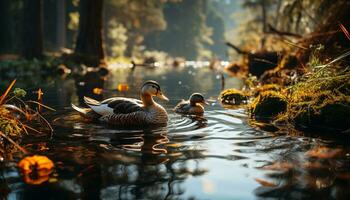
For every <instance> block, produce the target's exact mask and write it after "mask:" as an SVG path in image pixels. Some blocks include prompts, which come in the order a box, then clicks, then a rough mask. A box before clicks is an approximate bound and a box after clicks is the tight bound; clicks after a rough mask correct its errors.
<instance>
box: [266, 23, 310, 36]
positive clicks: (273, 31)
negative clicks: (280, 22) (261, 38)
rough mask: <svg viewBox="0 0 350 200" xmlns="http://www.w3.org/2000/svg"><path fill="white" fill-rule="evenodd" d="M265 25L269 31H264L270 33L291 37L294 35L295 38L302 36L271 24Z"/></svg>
mask: <svg viewBox="0 0 350 200" xmlns="http://www.w3.org/2000/svg"><path fill="white" fill-rule="evenodd" d="M267 26H268V28H269V31H267V32H266V33H272V34H277V35H286V36H291V37H296V38H302V37H303V36H302V35H299V34H297V33H291V32H287V31H280V30H277V29H276V28H275V27H273V26H272V25H271V24H268V25H267Z"/></svg>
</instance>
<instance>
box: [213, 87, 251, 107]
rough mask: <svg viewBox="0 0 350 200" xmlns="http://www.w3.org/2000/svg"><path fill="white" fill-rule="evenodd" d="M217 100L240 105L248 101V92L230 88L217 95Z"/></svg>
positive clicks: (226, 103)
mask: <svg viewBox="0 0 350 200" xmlns="http://www.w3.org/2000/svg"><path fill="white" fill-rule="evenodd" d="M219 100H220V102H221V103H222V104H224V105H240V104H245V103H247V101H248V94H246V93H244V92H242V91H239V90H237V89H234V88H231V89H227V90H224V91H222V92H221V93H220V95H219Z"/></svg>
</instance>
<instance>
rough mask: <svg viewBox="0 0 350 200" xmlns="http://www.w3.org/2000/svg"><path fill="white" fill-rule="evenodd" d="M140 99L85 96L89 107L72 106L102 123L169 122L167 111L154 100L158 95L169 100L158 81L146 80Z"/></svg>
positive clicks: (158, 123)
mask: <svg viewBox="0 0 350 200" xmlns="http://www.w3.org/2000/svg"><path fill="white" fill-rule="evenodd" d="M140 97H141V100H139V99H134V98H125V97H112V98H108V99H105V100H103V101H97V100H94V99H92V98H89V97H84V102H85V104H86V105H87V106H88V108H81V107H78V106H75V105H74V104H72V108H73V109H74V110H76V111H77V112H79V113H80V114H81V115H82V116H83V117H85V118H88V119H93V120H98V121H100V122H102V123H107V124H109V125H116V126H147V125H166V124H167V122H168V114H167V111H166V110H165V109H164V108H163V106H161V105H160V104H158V103H157V102H155V101H154V100H153V97H157V98H159V99H161V100H165V101H169V99H168V98H167V97H166V96H165V95H164V94H163V93H162V91H161V89H160V86H159V84H158V83H157V82H156V81H152V80H151V81H146V82H145V83H144V84H143V86H142V87H141V91H140Z"/></svg>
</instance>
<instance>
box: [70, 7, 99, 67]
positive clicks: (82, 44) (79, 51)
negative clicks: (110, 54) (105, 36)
mask: <svg viewBox="0 0 350 200" xmlns="http://www.w3.org/2000/svg"><path fill="white" fill-rule="evenodd" d="M102 9H103V0H80V18H79V33H78V38H77V43H76V47H75V56H76V57H77V58H78V60H77V61H78V62H82V63H84V64H86V65H89V66H93V67H97V66H99V65H100V64H101V63H103V62H104V58H105V54H104V49H103V42H102Z"/></svg>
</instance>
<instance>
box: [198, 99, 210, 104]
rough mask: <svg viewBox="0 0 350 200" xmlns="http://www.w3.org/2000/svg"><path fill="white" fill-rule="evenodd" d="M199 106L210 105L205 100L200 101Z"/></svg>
mask: <svg viewBox="0 0 350 200" xmlns="http://www.w3.org/2000/svg"><path fill="white" fill-rule="evenodd" d="M200 104H202V105H210V104H209V102H208V101H206V100H204V101H202V102H201V103H200Z"/></svg>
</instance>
